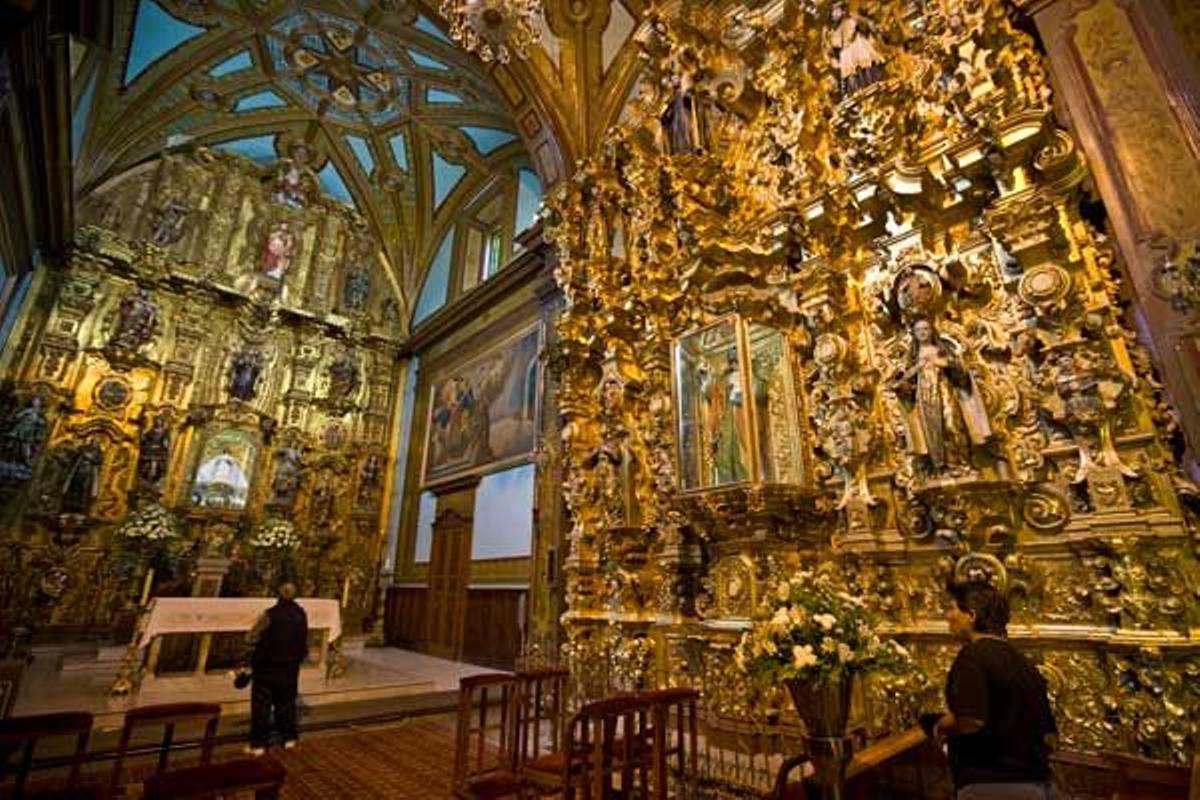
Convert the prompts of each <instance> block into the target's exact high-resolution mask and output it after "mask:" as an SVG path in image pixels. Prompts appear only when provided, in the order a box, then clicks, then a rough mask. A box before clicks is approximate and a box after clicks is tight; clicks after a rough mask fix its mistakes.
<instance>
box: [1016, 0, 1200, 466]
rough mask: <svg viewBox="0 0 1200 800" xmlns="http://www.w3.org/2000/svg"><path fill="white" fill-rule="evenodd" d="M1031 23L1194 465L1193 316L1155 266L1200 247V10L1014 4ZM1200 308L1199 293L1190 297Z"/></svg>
mask: <svg viewBox="0 0 1200 800" xmlns="http://www.w3.org/2000/svg"><path fill="white" fill-rule="evenodd" d="M1014 2H1015V3H1016V5H1017V6H1019V7H1021V8H1022V9H1023V10H1024V11H1026V12H1027V13H1028V14H1030V15H1031V16H1032V18H1033V19H1034V21H1035V22H1036V24H1037V28H1038V31H1039V33H1040V34H1041V37H1042V41H1043V43H1044V44H1045V47H1046V50H1047V52H1048V54H1049V57H1050V67H1051V73H1052V76H1053V81H1054V88H1055V91H1056V93H1057V96H1058V99H1059V102H1060V103H1061V104H1062V107H1063V110H1065V112H1066V113H1067V116H1068V117H1069V124H1070V127H1071V129H1072V131H1073V132H1074V134H1075V136H1076V138H1077V139H1078V141H1079V142H1080V144H1081V145H1082V147H1083V150H1084V152H1085V154H1086V155H1087V157H1088V161H1089V163H1090V166H1091V170H1092V172H1093V174H1094V175H1095V179H1096V186H1097V189H1098V190H1099V193H1100V196H1101V197H1102V198H1103V200H1104V204H1105V206H1106V209H1107V211H1108V215H1109V218H1110V220H1111V224H1112V228H1113V232H1114V233H1115V235H1116V239H1117V246H1118V248H1119V250H1120V253H1121V255H1122V256H1123V260H1124V263H1125V269H1126V274H1127V278H1128V280H1129V285H1130V287H1131V288H1132V292H1133V295H1134V299H1135V300H1136V303H1137V307H1136V313H1137V318H1138V319H1137V322H1138V325H1139V328H1140V331H1141V334H1142V337H1143V340H1145V342H1146V344H1147V345H1149V347H1150V349H1151V350H1152V352H1153V353H1154V355H1155V357H1156V359H1157V363H1158V366H1159V369H1160V370H1161V372H1162V378H1163V381H1164V383H1165V384H1166V387H1167V391H1168V394H1169V397H1170V399H1171V401H1172V404H1173V405H1174V407H1175V408H1176V409H1177V410H1178V412H1179V416H1180V421H1181V423H1182V425H1183V429H1184V433H1185V435H1186V437H1187V441H1188V444H1189V446H1190V450H1191V452H1192V457H1193V459H1194V458H1195V457H1196V456H1197V455H1200V307H1198V306H1197V304H1195V303H1192V302H1188V301H1187V300H1186V299H1184V298H1183V297H1181V296H1180V294H1179V292H1176V291H1172V289H1171V286H1169V285H1167V284H1170V283H1171V281H1170V280H1167V281H1164V280H1163V272H1164V266H1167V265H1168V264H1169V262H1171V261H1172V260H1174V261H1175V262H1176V263H1178V261H1179V260H1180V259H1186V258H1187V257H1188V256H1189V255H1190V254H1191V253H1194V252H1195V248H1196V244H1197V242H1200V63H1198V59H1200V55H1198V53H1200V47H1197V45H1196V43H1195V42H1193V41H1190V37H1191V34H1189V33H1188V31H1195V30H1197V29H1200V5H1197V4H1195V3H1194V2H1192V3H1189V2H1176V0H1014ZM1188 294H1189V296H1190V297H1192V298H1195V297H1200V286H1195V287H1193V288H1192V289H1191V291H1190V292H1189V293H1188Z"/></svg>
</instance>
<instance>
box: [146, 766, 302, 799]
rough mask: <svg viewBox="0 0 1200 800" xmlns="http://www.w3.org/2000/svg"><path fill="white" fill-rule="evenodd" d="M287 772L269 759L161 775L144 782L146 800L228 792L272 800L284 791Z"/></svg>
mask: <svg viewBox="0 0 1200 800" xmlns="http://www.w3.org/2000/svg"><path fill="white" fill-rule="evenodd" d="M286 777H287V770H285V769H284V768H283V765H282V764H280V763H279V762H278V761H276V760H275V759H273V758H271V757H270V756H261V757H259V758H239V759H235V760H233V761H221V762H218V763H216V764H201V765H199V766H195V767H184V768H183V769H175V770H171V771H170V772H160V773H158V774H157V775H152V776H151V777H150V778H148V779H147V780H146V784H145V794H144V797H145V800H169V799H170V798H179V800H201V798H204V799H205V800H207V798H216V797H223V796H225V794H226V793H228V792H236V791H252V792H254V796H255V798H257V800H273V798H276V797H278V796H279V792H280V790H282V789H283V782H284V779H285V778H286Z"/></svg>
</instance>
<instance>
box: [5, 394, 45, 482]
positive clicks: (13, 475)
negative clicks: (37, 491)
mask: <svg viewBox="0 0 1200 800" xmlns="http://www.w3.org/2000/svg"><path fill="white" fill-rule="evenodd" d="M49 427H50V426H49V423H48V422H47V421H46V414H45V412H44V411H43V410H42V398H41V397H39V396H38V395H34V396H33V397H30V398H29V403H28V405H26V406H25V407H24V408H22V409H21V410H19V411H17V412H16V413H15V414H13V415H12V416H11V417H10V418H9V419H8V420H7V425H6V426H5V430H4V433H3V436H2V437H0V479H8V480H17V481H26V480H29V478H30V477H31V476H32V475H33V462H34V460H35V459H36V458H37V456H38V453H39V452H41V449H42V445H43V444H44V443H45V441H46V433H47V431H48V430H49Z"/></svg>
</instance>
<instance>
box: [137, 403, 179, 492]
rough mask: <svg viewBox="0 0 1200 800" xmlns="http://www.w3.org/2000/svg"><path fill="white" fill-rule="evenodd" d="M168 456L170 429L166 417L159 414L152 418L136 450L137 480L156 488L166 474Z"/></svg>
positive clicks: (169, 452) (169, 451)
mask: <svg viewBox="0 0 1200 800" xmlns="http://www.w3.org/2000/svg"><path fill="white" fill-rule="evenodd" d="M170 454H171V429H170V428H169V427H167V417H166V415H165V414H159V415H158V416H157V417H155V418H154V422H153V423H151V425H150V427H149V428H148V429H147V430H146V431H145V432H144V433H142V438H141V442H140V446H139V449H138V464H137V475H138V480H141V481H144V482H145V483H148V484H150V485H151V486H157V485H158V483H159V482H160V481H161V480H162V479H163V477H165V476H166V474H167V461H168V458H169V456H170Z"/></svg>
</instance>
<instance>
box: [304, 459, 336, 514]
mask: <svg viewBox="0 0 1200 800" xmlns="http://www.w3.org/2000/svg"><path fill="white" fill-rule="evenodd" d="M334 500H335V498H334V490H333V481H332V480H330V478H329V473H327V472H326V473H324V474H323V475H321V478H320V480H319V481H318V482H317V485H316V486H315V487H313V493H312V498H311V501H310V503H309V516H308V519H309V522H310V523H311V524H312V526H313V527H325V526H327V525H329V523H330V522H331V521H332V520H333V511H334V508H333V506H334Z"/></svg>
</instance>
